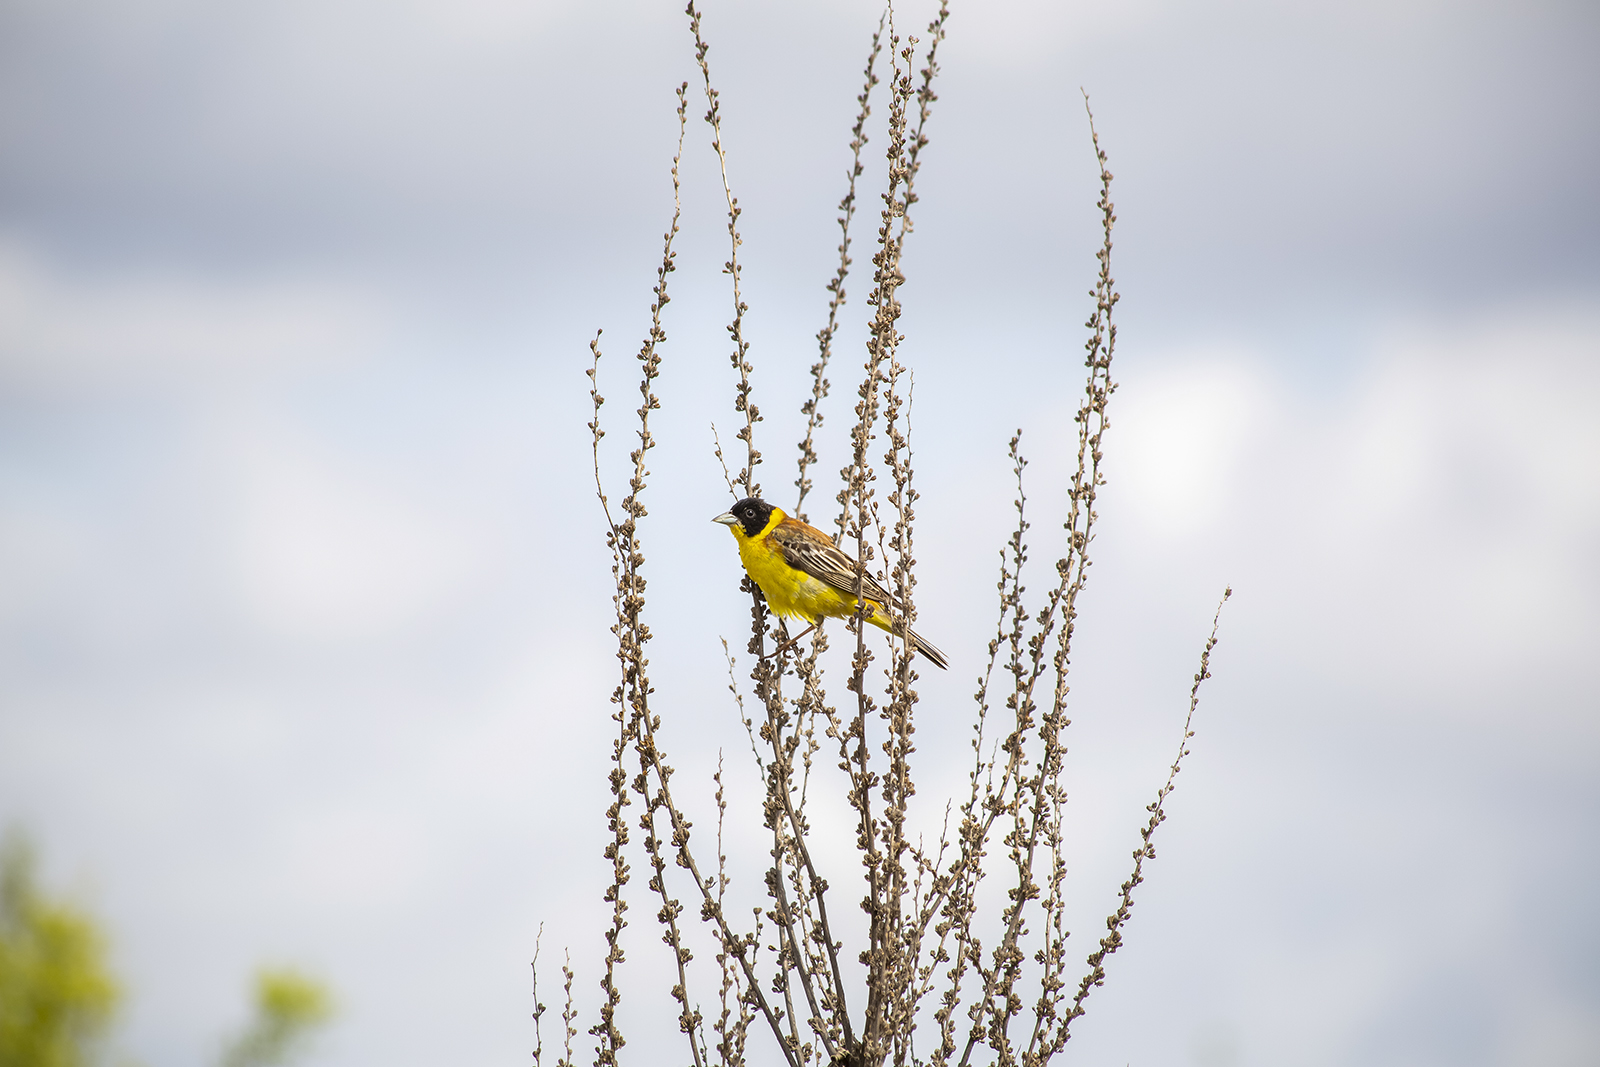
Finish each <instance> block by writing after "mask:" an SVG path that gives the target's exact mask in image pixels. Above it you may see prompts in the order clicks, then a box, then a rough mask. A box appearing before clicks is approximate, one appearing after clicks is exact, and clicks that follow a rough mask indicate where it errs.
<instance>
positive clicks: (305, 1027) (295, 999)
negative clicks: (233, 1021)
mask: <svg viewBox="0 0 1600 1067" xmlns="http://www.w3.org/2000/svg"><path fill="white" fill-rule="evenodd" d="M332 1017H333V998H332V997H331V996H330V995H329V993H328V990H327V988H326V987H325V986H323V985H321V984H320V983H318V982H316V981H314V980H312V979H310V978H307V977H305V976H304V975H302V974H299V973H298V972H296V971H292V970H273V969H270V968H268V969H263V970H261V971H259V972H257V974H256V1015H255V1019H254V1020H253V1021H252V1022H251V1024H250V1026H249V1027H248V1028H247V1029H246V1030H245V1032H244V1033H243V1034H241V1035H239V1037H238V1038H237V1039H236V1040H235V1041H234V1042H233V1044H231V1045H230V1046H229V1047H228V1050H227V1051H226V1052H225V1053H223V1056H222V1067H276V1065H277V1064H283V1063H288V1062H289V1061H290V1060H291V1059H293V1058H294V1057H295V1056H296V1055H298V1054H299V1053H300V1052H301V1051H303V1050H304V1048H305V1046H306V1044H307V1043H308V1041H309V1040H310V1038H311V1035H312V1034H313V1033H315V1032H316V1031H317V1030H318V1029H319V1028H320V1027H321V1026H322V1025H323V1024H324V1023H326V1022H327V1021H328V1020H329V1019H330V1018H332Z"/></svg>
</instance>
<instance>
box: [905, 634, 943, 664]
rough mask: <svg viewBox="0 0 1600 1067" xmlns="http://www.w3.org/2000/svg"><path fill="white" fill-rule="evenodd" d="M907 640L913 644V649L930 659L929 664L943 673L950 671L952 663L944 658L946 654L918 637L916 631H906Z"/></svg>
mask: <svg viewBox="0 0 1600 1067" xmlns="http://www.w3.org/2000/svg"><path fill="white" fill-rule="evenodd" d="M906 640H908V641H910V642H911V647H912V648H914V649H916V650H917V651H918V652H921V653H922V654H923V655H924V656H926V657H927V658H928V662H930V663H932V664H933V665H934V666H935V667H938V668H939V669H940V670H941V671H947V670H949V669H950V661H949V660H947V659H945V658H944V653H943V652H940V651H939V650H938V649H937V648H934V647H933V646H932V645H930V644H928V642H926V641H924V640H923V639H922V638H921V637H918V636H917V632H916V631H915V630H906Z"/></svg>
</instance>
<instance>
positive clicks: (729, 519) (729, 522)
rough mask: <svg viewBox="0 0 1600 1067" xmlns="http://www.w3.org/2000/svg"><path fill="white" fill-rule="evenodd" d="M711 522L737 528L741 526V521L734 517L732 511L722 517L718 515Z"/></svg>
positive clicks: (726, 512)
mask: <svg viewBox="0 0 1600 1067" xmlns="http://www.w3.org/2000/svg"><path fill="white" fill-rule="evenodd" d="M711 521H712V522H720V523H722V525H724V526H737V525H739V520H738V519H736V518H734V517H733V512H731V511H724V512H723V513H722V514H721V515H718V516H717V517H716V518H714V519H712V520H711Z"/></svg>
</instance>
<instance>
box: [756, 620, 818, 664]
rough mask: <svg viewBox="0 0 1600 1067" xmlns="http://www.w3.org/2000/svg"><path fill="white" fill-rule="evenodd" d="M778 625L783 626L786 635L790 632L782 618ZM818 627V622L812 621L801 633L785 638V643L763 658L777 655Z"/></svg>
mask: <svg viewBox="0 0 1600 1067" xmlns="http://www.w3.org/2000/svg"><path fill="white" fill-rule="evenodd" d="M778 626H779V627H781V628H782V630H783V632H784V634H785V635H787V634H788V632H789V628H788V627H787V626H784V624H783V621H782V620H781V619H780V620H779V621H778ZM816 628H817V624H816V623H812V624H811V625H810V626H807V627H806V628H805V629H804V630H801V631H800V632H799V633H797V634H795V635H794V636H793V637H787V638H786V639H785V641H784V642H783V644H781V645H779V646H778V647H777V648H775V649H773V650H772V651H771V652H768V653H767V654H766V655H765V656H762V657H761V658H762V659H771V658H772V657H773V656H776V655H777V654H778V653H780V652H782V651H783V650H784V649H786V648H788V647H789V646H790V645H792V644H794V643H795V642H796V641H798V640H800V639H801V638H802V637H804V636H805V635H806V634H808V633H810V632H811V631H812V630H815V629H816Z"/></svg>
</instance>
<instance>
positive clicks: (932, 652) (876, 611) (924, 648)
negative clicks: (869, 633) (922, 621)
mask: <svg viewBox="0 0 1600 1067" xmlns="http://www.w3.org/2000/svg"><path fill="white" fill-rule="evenodd" d="M867 621H868V622H870V623H872V625H874V626H876V627H877V628H878V629H880V630H886V631H888V632H889V633H892V634H894V635H895V636H896V637H903V638H905V640H906V643H907V644H909V645H910V646H911V647H912V648H914V649H916V650H917V651H918V652H921V653H922V654H923V655H924V656H926V657H927V659H928V662H929V663H932V664H933V665H934V666H935V667H938V668H939V669H940V670H941V671H947V670H949V669H950V661H949V660H947V659H945V658H944V653H943V652H940V651H939V650H938V649H937V648H934V647H933V646H932V645H930V644H928V642H926V641H924V640H923V639H922V638H921V637H920V636H919V635H918V634H917V632H916V631H915V630H913V629H911V628H909V627H908V626H906V624H905V623H904V622H902V621H901V620H900V619H898V618H896V617H895V616H893V615H890V614H889V613H888V612H886V611H884V610H883V609H882V608H881V607H879V606H878V605H876V604H874V605H873V612H872V615H871V616H870V617H869V618H868V619H867Z"/></svg>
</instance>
